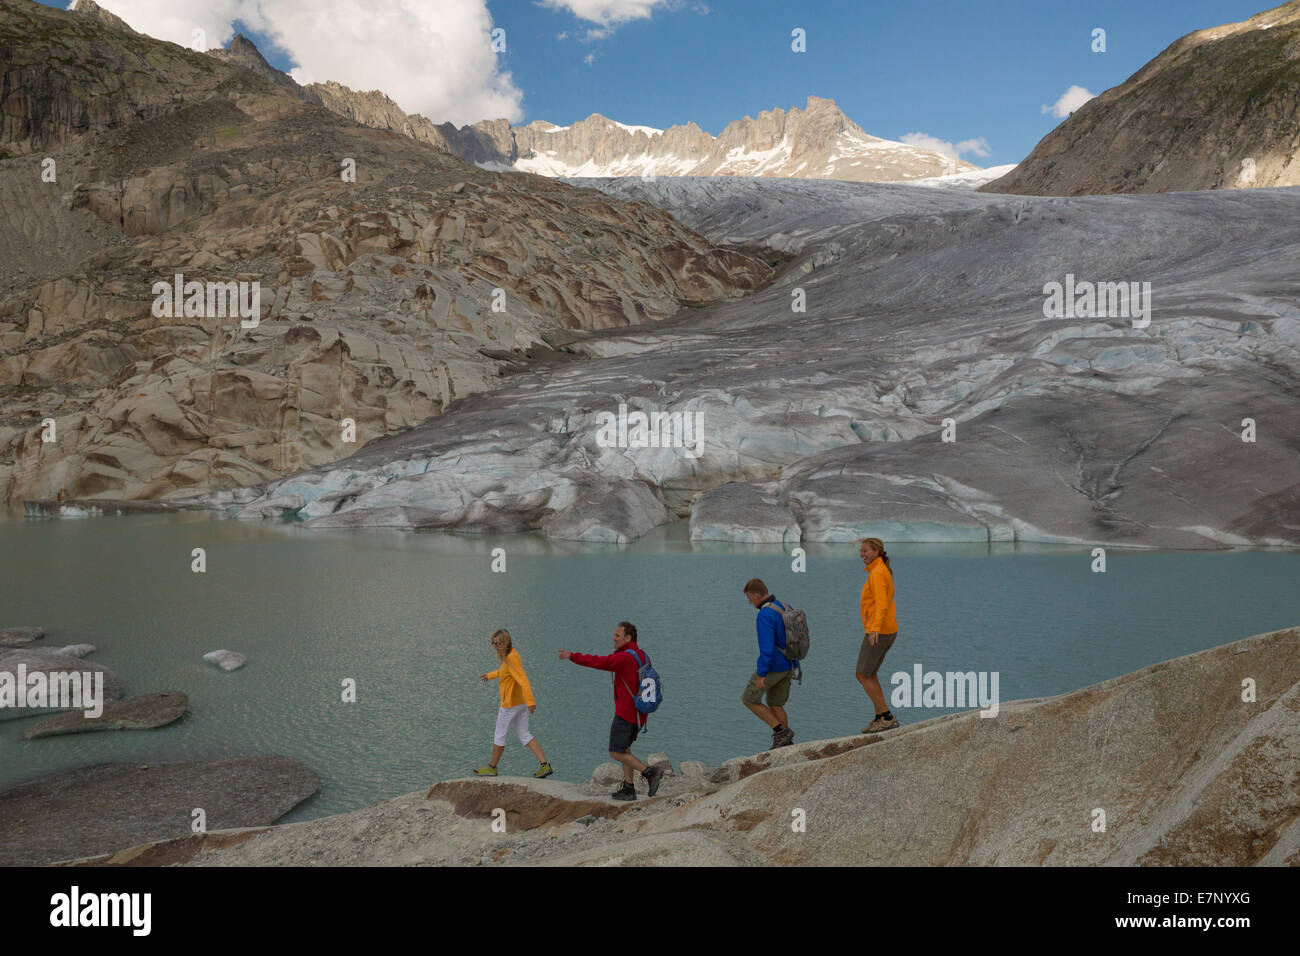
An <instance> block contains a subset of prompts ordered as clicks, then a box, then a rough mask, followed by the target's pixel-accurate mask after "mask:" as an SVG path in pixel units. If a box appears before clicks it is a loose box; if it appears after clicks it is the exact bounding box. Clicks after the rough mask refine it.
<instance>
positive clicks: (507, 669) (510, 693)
mask: <svg viewBox="0 0 1300 956" xmlns="http://www.w3.org/2000/svg"><path fill="white" fill-rule="evenodd" d="M487 677H488V680H497V679H498V678H499V681H498V687H499V689H500V691H501V706H502V707H518V706H519V705H520V704H527V705H528V706H529V707H535V706H536V705H537V701H535V700H533V688H532V687H531V686H530V685H529V683H528V675H527V674H525V673H524V662H523V661H522V660H520V658H519V652H518V651H517V650H515V649H514V648H513V647H512V648H510V653H509V654H507V655H506V659H505V660H504V661H502V662H501V666H500V667H499V668H498V669H496V670H494V671H492V672H491V673H490V674H488V676H487Z"/></svg>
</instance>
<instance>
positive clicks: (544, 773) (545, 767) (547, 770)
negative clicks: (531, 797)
mask: <svg viewBox="0 0 1300 956" xmlns="http://www.w3.org/2000/svg"><path fill="white" fill-rule="evenodd" d="M553 773H555V770H554V768H552V767H551V765H550V763H549V762H547V763H544V764H542V765H541V766H540V767H538V768H537V772H536V773H535V774H533V776H534V777H536V778H537V779H539V780H540V779H541V778H542V777H549V776H550V775H551V774H553Z"/></svg>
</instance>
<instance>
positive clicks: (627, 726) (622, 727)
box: [560, 621, 664, 800]
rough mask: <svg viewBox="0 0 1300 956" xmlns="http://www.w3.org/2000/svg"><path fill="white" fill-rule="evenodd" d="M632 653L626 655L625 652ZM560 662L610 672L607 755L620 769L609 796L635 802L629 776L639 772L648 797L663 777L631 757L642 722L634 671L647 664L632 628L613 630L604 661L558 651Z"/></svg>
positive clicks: (626, 625)
mask: <svg viewBox="0 0 1300 956" xmlns="http://www.w3.org/2000/svg"><path fill="white" fill-rule="evenodd" d="M629 651H630V652H632V653H628V652H629ZM560 660H562V661H573V663H575V664H581V665H582V666H583V667H594V668H596V670H601V671H613V672H614V723H613V724H612V725H611V726H610V728H609V755H610V756H611V757H613V758H614V759H615V760H617V761H618V762H619V763H621V764H622V765H623V786H621V787H619V788H618V789H617V790H615V791H614V792H613V793H612V794H610V796H612V797H613V798H614V799H615V800H635V799H636V787H635V786H634V785H633V781H634V780H635V779H636V778H635V777H634V776H633V774H634V773H635V772H637V771H640V772H641V776H643V777H644V778H645V782H646V785H647V787H648V788H649V790H650V796H652V797H653V796H654V795H655V793H656V791H658V789H659V781H660V779H661V778H662V777H663V775H664V772H663V768H662V767H649V766H647V765H645V764H643V763H642V762H641V761H640V760H638V759H637V758H636V757H634V756H633V755H632V742H633V741H634V740H636V737H637V734H639V733H640V732H641V727H642V726H643V722H642V720H641V715H640V713H638V711H637V709H636V702H635V698H634V696H633V695H634V690H633V688H639V687H640V678H639V677H638V671H639V670H640V669H641V665H642V664H646V663H649V660H650V659H649V658H648V657H646V654H645V651H643V650H641V648H639V647H638V646H637V643H636V627H635V626H633V625H632V624H629V623H628V622H627V621H620V622H619V625H618V627H616V628H614V653H613V654H610V655H608V656H606V657H597V656H596V655H594V654H576V653H573V652H570V651H560Z"/></svg>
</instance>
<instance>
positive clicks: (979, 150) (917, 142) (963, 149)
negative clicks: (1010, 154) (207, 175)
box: [898, 133, 993, 159]
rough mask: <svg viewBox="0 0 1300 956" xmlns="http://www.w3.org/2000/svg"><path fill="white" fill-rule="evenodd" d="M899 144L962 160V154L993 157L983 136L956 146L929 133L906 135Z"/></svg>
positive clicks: (966, 140) (965, 140) (900, 139)
mask: <svg viewBox="0 0 1300 956" xmlns="http://www.w3.org/2000/svg"><path fill="white" fill-rule="evenodd" d="M898 139H899V142H903V143H906V144H907V145H909V146H917V147H919V148H921V149H932V150H934V151H935V152H936V153H942V154H943V155H945V156H951V157H952V158H953V159H960V158H961V154H962V153H974V154H975V155H976V156H979V157H981V158H986V157H989V156H992V155H993V154H992V152H990V151H989V141H988V140H987V139H985V138H984V137H983V136H981V137H979V138H978V139H964V140H962V141H961V142H960V143H958V144H956V145H955V146H954V145H953V144H952V143H950V142H948V141H947V140H946V139H940V138H939V137H937V136H931V135H929V134H928V133H905V134H904V135H902V136H900V137H898Z"/></svg>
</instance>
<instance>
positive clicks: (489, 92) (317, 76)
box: [98, 0, 523, 125]
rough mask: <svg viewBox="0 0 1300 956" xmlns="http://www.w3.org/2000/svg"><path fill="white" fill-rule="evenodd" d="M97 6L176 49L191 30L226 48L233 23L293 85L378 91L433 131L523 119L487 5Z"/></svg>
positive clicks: (198, 1) (482, 1)
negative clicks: (282, 63) (434, 125)
mask: <svg viewBox="0 0 1300 956" xmlns="http://www.w3.org/2000/svg"><path fill="white" fill-rule="evenodd" d="M98 2H99V4H100V6H102V7H104V9H106V10H109V11H111V12H112V13H115V14H117V15H118V16H119V17H121V18H122V19H123V20H125V21H126V22H127V23H128V24H130V25H131V26H132V27H133V28H135V29H136V30H139V31H140V32H141V33H147V34H149V35H150V36H153V37H157V38H159V39H162V40H171V41H172V42H174V43H180V44H182V45H184V46H190V45H191V43H192V36H193V31H194V30H195V29H196V28H199V29H202V30H204V31H205V32H206V34H207V44H208V47H209V48H211V47H216V46H225V45H226V43H228V42H229V40H230V38H231V37H232V36H234V33H235V29H234V25H233V24H234V21H235V20H239V21H241V22H242V23H244V24H245V25H246V26H247V27H248V29H249V30H252V31H256V32H257V33H259V34H261V35H262V36H264V37H266V38H268V39H269V40H270V41H271V42H272V43H274V44H275V45H276V46H277V47H278V48H279V49H281V50H283V51H284V52H285V53H286V54H288V57H289V59H291V60H292V61H293V62H294V64H296V68H295V69H294V70H293V71H292V72H291V75H292V76H293V78H294V79H295V80H297V81H298V82H299V83H304V84H306V83H314V82H323V81H325V80H335V81H336V82H339V83H342V84H343V85H344V86H350V87H352V88H353V89H355V90H362V91H365V90H374V89H378V90H382V91H383V92H384V93H386V94H388V95H389V96H391V97H392V98H393V99H394V100H395V101H396V102H397V103H398V105H399V106H401V107H402V109H404V110H406V111H407V112H411V113H423V114H424V115H425V116H428V117H429V118H430V119H432V120H433V121H434V122H439V123H441V122H445V121H447V120H450V121H451V122H454V123H457V124H460V125H464V124H465V123H474V122H477V121H478V120H482V119H497V118H500V117H505V118H506V119H509V120H510V121H512V122H516V121H518V120H519V119H521V118H522V116H523V106H522V103H523V93H522V92H521V91H520V90H519V89H518V88H517V87H516V86H515V85H514V82H513V80H512V79H511V76H510V74H509V72H506V71H504V70H503V69H502V66H501V59H500V55H499V54H497V53H495V52H493V50H492V41H491V31H492V27H493V24H492V17H491V14H489V12H488V9H487V0H366V2H365V3H364V4H361V3H358V2H357V0H98ZM512 39H513V38H512V37H511V36H510V35H509V33H507V35H506V44H507V47H506V48H507V50H508V49H509V44H510V42H511V40H512ZM262 52H263V54H266V53H268V52H269V51H267V50H263V51H262Z"/></svg>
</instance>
